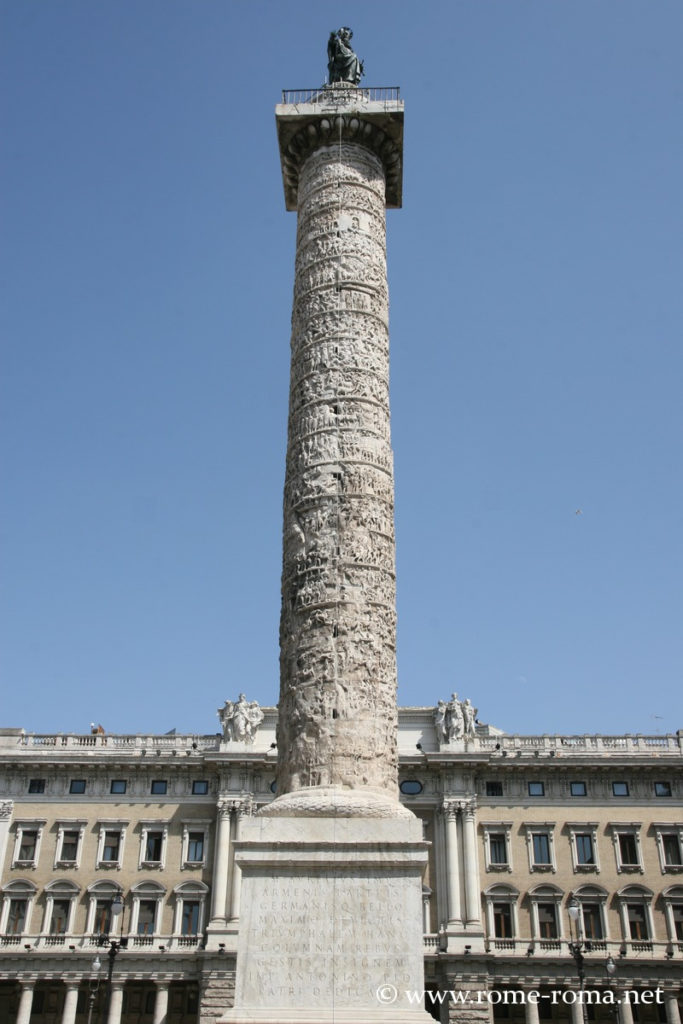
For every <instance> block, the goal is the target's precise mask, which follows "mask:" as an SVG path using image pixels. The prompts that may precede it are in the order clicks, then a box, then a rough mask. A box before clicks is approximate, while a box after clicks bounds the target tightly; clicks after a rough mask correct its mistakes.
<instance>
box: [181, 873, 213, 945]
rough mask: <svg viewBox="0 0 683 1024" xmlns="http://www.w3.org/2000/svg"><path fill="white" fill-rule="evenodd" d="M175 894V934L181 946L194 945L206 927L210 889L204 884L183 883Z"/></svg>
mask: <svg viewBox="0 0 683 1024" xmlns="http://www.w3.org/2000/svg"><path fill="white" fill-rule="evenodd" d="M173 892H174V893H175V897H176V908H175V918H174V922H173V934H174V935H175V936H178V942H179V944H180V945H193V944H194V943H196V941H197V939H198V937H199V935H200V934H201V931H202V928H203V927H204V917H205V913H204V909H205V903H206V898H207V896H208V893H209V887H208V886H207V885H204V883H203V882H182V883H181V884H180V885H177V886H176V887H175V889H174V890H173Z"/></svg>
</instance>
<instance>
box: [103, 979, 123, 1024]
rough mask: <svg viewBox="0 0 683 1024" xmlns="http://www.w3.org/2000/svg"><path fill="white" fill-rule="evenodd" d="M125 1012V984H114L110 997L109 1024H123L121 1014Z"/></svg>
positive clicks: (116, 982) (120, 982) (117, 982)
mask: <svg viewBox="0 0 683 1024" xmlns="http://www.w3.org/2000/svg"><path fill="white" fill-rule="evenodd" d="M122 1010H123V982H122V981H114V982H112V986H111V992H110V995H109V1013H108V1014H107V1024H121V1012H122Z"/></svg>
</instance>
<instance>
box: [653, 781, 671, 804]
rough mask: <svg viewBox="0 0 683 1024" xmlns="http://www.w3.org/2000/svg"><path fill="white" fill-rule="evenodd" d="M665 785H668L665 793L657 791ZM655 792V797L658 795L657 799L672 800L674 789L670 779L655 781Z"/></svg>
mask: <svg viewBox="0 0 683 1024" xmlns="http://www.w3.org/2000/svg"><path fill="white" fill-rule="evenodd" d="M665 787H666V791H665V792H663V793H658V792H657V789H658V788H661V789H664V788H665ZM654 792H655V797H656V799H657V800H671V798H672V797H673V795H674V790H673V786H672V785H671V781H670V780H669V779H660V780H659V781H658V782H655V783H654Z"/></svg>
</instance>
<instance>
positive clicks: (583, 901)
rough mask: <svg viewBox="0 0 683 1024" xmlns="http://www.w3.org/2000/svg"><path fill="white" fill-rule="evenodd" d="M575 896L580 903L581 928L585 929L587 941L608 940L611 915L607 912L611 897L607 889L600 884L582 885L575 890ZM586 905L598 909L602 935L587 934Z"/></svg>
mask: <svg viewBox="0 0 683 1024" xmlns="http://www.w3.org/2000/svg"><path fill="white" fill-rule="evenodd" d="M573 896H574V897H575V898H576V900H577V901H578V903H579V908H580V914H581V928H582V929H583V937H584V939H585V941H586V942H592V943H598V942H603V943H604V942H607V941H608V939H609V931H608V928H609V915H608V913H607V900H608V898H609V893H608V892H607V890H606V889H603V888H602V886H598V885H582V886H580V887H579V888H578V889H575V890H574V892H573ZM586 907H595V908H596V909H597V915H598V920H599V924H600V931H601V932H602V935H601V936H600V937H598V936H591V935H588V934H587V930H586V918H585V909H586Z"/></svg>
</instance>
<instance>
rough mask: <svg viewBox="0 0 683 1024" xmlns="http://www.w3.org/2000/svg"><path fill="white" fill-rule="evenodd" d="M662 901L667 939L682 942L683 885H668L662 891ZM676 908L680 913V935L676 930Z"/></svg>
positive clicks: (671, 941)
mask: <svg viewBox="0 0 683 1024" xmlns="http://www.w3.org/2000/svg"><path fill="white" fill-rule="evenodd" d="M662 901H663V903H664V918H665V920H666V930H667V936H668V940H669V942H670V943H672V944H674V943H675V944H680V943H683V885H670V886H669V887H668V889H665V890H664V891H663V893H662ZM676 910H677V911H678V913H679V915H680V923H681V934H680V935H678V934H677V931H676V914H675V911H676Z"/></svg>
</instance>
